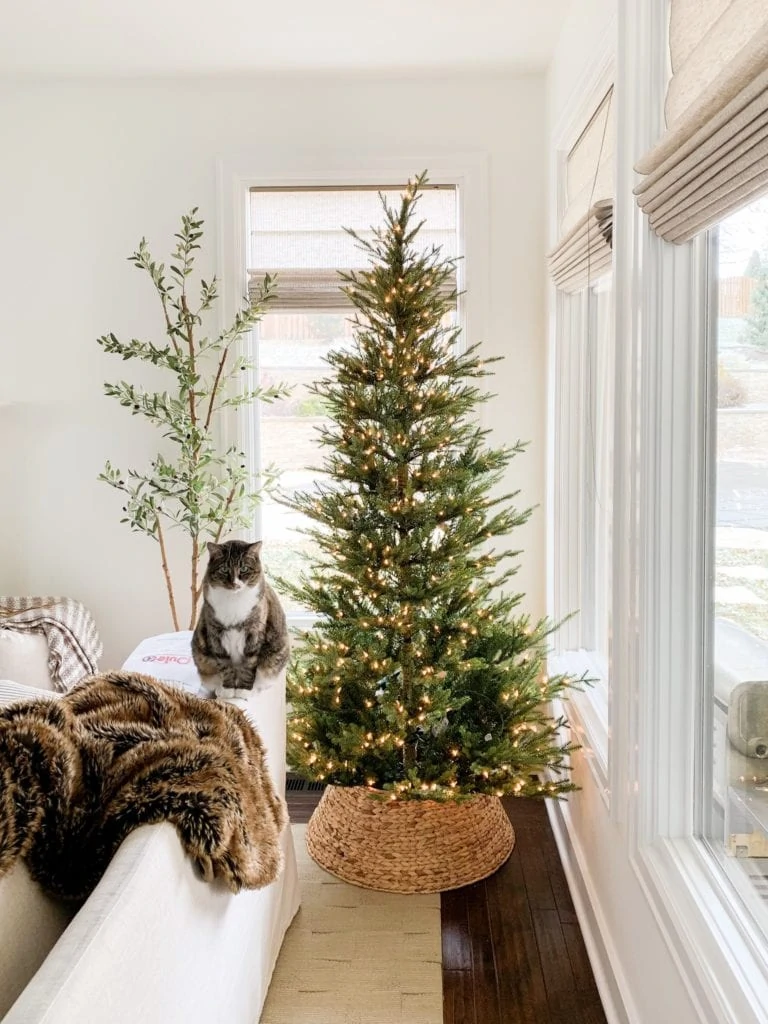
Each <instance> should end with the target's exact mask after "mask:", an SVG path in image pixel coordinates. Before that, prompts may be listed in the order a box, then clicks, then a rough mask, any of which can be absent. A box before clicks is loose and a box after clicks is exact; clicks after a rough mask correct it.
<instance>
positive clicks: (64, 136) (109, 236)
mask: <svg viewBox="0 0 768 1024" xmlns="http://www.w3.org/2000/svg"><path fill="white" fill-rule="evenodd" d="M544 110H545V93H544V80H543V78H542V77H525V78H513V77H466V78H464V77H455V78H452V79H442V80H441V79H432V78H427V77H423V78H416V79H414V80H411V81H407V80H399V79H398V80H375V79H368V78H363V77H358V78H347V79H331V78H317V79H313V80H309V79H303V78H300V77H293V78H285V79H282V80H275V79H267V78H264V79H251V80H238V79H219V80H188V81H178V80H177V81H167V82H163V81H133V82H128V81H126V82H119V83H108V82H105V81H93V82H89V83H69V84H63V83H56V82H49V83H34V82H30V81H27V82H19V83H16V84H13V85H9V84H8V83H6V84H5V86H4V90H3V93H2V97H0V124H2V126H3V130H2V136H3V139H2V142H3V159H2V161H0V224H2V245H1V246H0V288H2V295H3V298H2V302H0V356H1V358H0V438H1V439H2V446H1V448H0V451H1V452H2V454H0V593H8V592H11V593H54V592H55V593H68V594H72V595H74V596H77V597H79V598H80V599H82V600H83V601H85V602H86V603H87V604H88V605H89V606H90V607H91V608H92V610H93V611H94V613H95V614H96V616H97V619H98V622H99V625H100V628H101V631H102V634H103V637H104V640H105V648H106V649H105V659H104V665H105V666H109V667H111V666H113V665H115V664H116V663H118V662H119V661H120V660H122V658H123V657H124V656H125V655H126V654H127V653H128V651H129V650H130V649H131V648H132V646H133V645H134V644H135V643H136V641H137V640H139V639H140V638H141V637H142V636H145V635H149V634H152V633H155V632H160V631H163V630H165V629H168V628H170V623H169V616H168V613H167V609H166V607H165V593H164V588H163V585H162V579H161V576H160V572H159V564H158V558H157V550H156V548H155V546H154V545H153V543H152V542H151V541H149V540H147V539H146V538H144V537H142V536H139V535H131V534H130V533H129V532H128V531H127V529H126V528H125V527H124V526H121V525H119V523H118V519H119V512H120V501H119V496H118V495H117V494H116V493H113V492H111V491H110V490H109V489H108V488H107V487H106V485H104V484H100V483H98V482H97V481H96V476H97V474H98V472H99V471H100V469H101V467H102V465H103V463H104V460H105V459H107V458H109V459H111V460H112V461H113V462H115V463H117V464H118V465H122V466H123V467H124V468H125V467H127V466H130V465H136V466H140V465H142V464H144V463H145V462H146V461H147V460H148V458H149V457H151V455H152V454H153V453H154V450H155V444H156V440H155V436H154V434H153V432H152V431H151V430H150V429H148V428H147V427H146V426H145V425H144V424H143V423H142V422H140V421H139V420H137V419H133V418H131V417H130V416H129V415H128V413H127V412H126V410H124V409H121V408H119V407H118V406H117V405H116V403H114V402H112V401H109V400H107V399H106V398H104V397H102V395H101V390H102V382H103V381H104V380H107V379H115V378H118V377H120V376H121V375H122V371H123V366H122V364H121V363H120V362H119V361H118V360H117V359H115V357H110V356H106V355H104V354H103V353H102V352H101V351H100V349H99V348H98V346H97V345H96V341H95V339H96V337H97V336H98V335H99V334H100V333H103V332H105V331H110V330H113V331H114V332H115V333H117V334H118V335H119V336H124V337H130V336H137V337H141V336H142V335H147V334H149V335H151V333H152V332H154V333H155V334H156V333H157V329H158V326H159V321H158V317H157V309H156V308H155V301H156V299H155V297H154V295H153V294H152V292H151V289H150V288H149V286H148V283H147V282H146V281H145V280H144V278H143V277H142V276H140V275H139V274H138V273H137V272H136V271H135V270H134V269H133V268H132V267H131V266H130V265H129V264H128V263H127V262H126V260H125V257H126V256H127V255H128V254H129V253H130V252H132V251H133V249H134V247H135V246H136V244H137V242H138V240H139V238H140V237H141V236H142V235H146V236H147V238H148V239H149V241H150V243H151V245H152V247H153V251H155V252H156V253H158V254H160V253H163V252H164V251H165V250H166V247H168V246H169V243H170V240H171V236H172V233H173V231H174V230H175V229H176V224H177V219H178V217H179V215H180V214H181V213H182V212H183V211H186V210H188V209H189V208H190V207H191V206H193V205H197V206H199V207H200V209H201V212H202V213H203V215H204V216H205V220H206V223H207V227H208V231H209V233H210V234H209V237H208V243H209V248H208V249H207V263H208V265H207V267H206V269H207V270H208V271H209V272H210V270H211V269H212V267H213V265H214V262H215V254H216V229H217V224H216V212H217V211H216V202H217V198H216V195H217V194H216V161H217V159H218V158H224V159H226V158H228V157H230V156H231V155H232V154H233V153H234V152H236V151H237V150H240V149H242V148H243V147H244V146H248V147H250V148H251V149H252V148H254V147H260V148H262V149H263V151H264V154H265V159H268V160H269V162H270V164H272V165H274V163H275V154H276V153H277V154H279V153H280V152H281V151H283V150H287V149H289V148H291V149H296V148H297V147H298V148H301V147H306V148H307V149H309V150H312V151H314V152H315V154H316V159H317V162H318V166H319V167H320V166H322V161H323V155H324V153H325V154H328V153H333V152H334V151H336V150H338V149H340V148H343V149H345V150H349V151H351V152H355V151H359V152H360V153H366V154H368V153H370V152H376V153H378V152H380V153H382V154H387V153H396V154H406V155H408V154H411V153H413V154H414V156H415V157H416V158H418V154H419V152H420V151H421V150H422V149H423V150H435V149H436V148H441V147H442V148H444V149H445V150H446V151H449V152H450V151H452V150H455V149H461V150H467V149H471V150H476V151H481V152H484V153H486V154H487V155H488V157H489V167H490V208H491V235H490V245H491V272H490V282H489V284H490V319H489V330H488V337H487V339H484V340H485V341H486V343H487V351H488V353H489V354H503V355H505V356H507V357H508V358H507V360H506V362H505V363H503V364H502V365H501V366H500V367H499V369H498V370H497V377H496V379H495V381H494V382H493V386H494V390H496V391H498V392H499V393H500V398H499V399H497V400H495V401H494V404H493V405H492V406H491V407H490V408H489V409H488V412H487V422H488V423H489V424H490V425H491V426H492V427H493V428H494V430H495V436H496V438H497V440H498V441H509V442H511V441H514V440H516V439H517V438H518V437H520V438H523V439H530V440H531V441H532V444H531V447H530V449H529V452H528V454H526V455H525V456H522V457H520V458H518V459H517V460H516V461H515V463H514V464H513V466H512V470H511V475H510V485H514V486H515V487H520V488H521V489H522V497H523V499H524V500H525V501H526V502H528V503H532V504H533V503H539V502H543V499H544V466H545V400H544V393H545V391H544V386H545V385H544V375H545V356H544V352H545V344H544V288H543V275H542V271H541V266H542V254H543V249H544V231H545V228H544V218H545V197H544V191H545V183H544V176H543V173H542V170H543V167H544V152H545V150H544V145H545V141H544V139H545V116H544ZM418 169H420V164H419V162H418V159H417V160H416V166H414V170H418ZM474 340H477V339H474ZM134 372H135V370H134V369H133V368H132V365H131V364H128V368H127V370H126V375H129V374H130V375H131V376H130V377H129V379H134V378H133V377H132V374H133V373H134ZM3 402H6V403H7V402H12V403H13V404H11V405H3V404H2V403H3ZM544 533H545V531H544V515H543V511H541V510H540V511H539V512H538V514H537V515H536V517H535V518H534V520H533V521H532V523H531V524H529V525H528V526H527V527H526V528H525V529H524V530H523V531H521V532H520V535H519V537H518V538H516V541H517V542H519V545H520V546H522V547H523V548H524V549H525V554H524V557H523V568H522V571H521V573H520V575H519V577H518V583H519V585H520V587H521V589H523V590H525V591H526V592H527V594H528V599H527V607H528V609H529V610H530V611H531V612H533V613H536V614H538V613H541V612H542V611H543V608H544ZM267 543H268V538H267Z"/></svg>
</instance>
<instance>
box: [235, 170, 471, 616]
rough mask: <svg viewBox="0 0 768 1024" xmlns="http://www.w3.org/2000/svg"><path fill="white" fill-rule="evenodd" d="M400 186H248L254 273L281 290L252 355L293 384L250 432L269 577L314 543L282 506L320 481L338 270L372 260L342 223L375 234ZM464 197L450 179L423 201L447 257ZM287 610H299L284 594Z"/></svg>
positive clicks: (298, 563) (271, 378)
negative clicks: (268, 480)
mask: <svg viewBox="0 0 768 1024" xmlns="http://www.w3.org/2000/svg"><path fill="white" fill-rule="evenodd" d="M403 187H404V185H383V186H367V185H366V186H354V187H342V186H339V187H336V186H327V185H326V186H322V187H312V186H302V187H284V188H283V187H275V186H270V187H252V188H251V189H250V191H249V209H248V221H249V223H248V249H247V257H246V259H247V272H248V279H249V281H250V282H252V283H256V282H258V281H260V280H261V279H263V277H264V275H265V273H270V274H273V275H276V278H277V286H276V287H277V293H276V298H275V300H274V301H273V302H272V303H271V304H270V305H269V307H268V312H267V315H266V316H265V317H264V319H263V320H262V322H261V323H260V325H259V327H258V330H257V332H256V333H255V338H254V343H255V357H256V365H257V368H258V373H259V379H260V383H261V384H262V385H268V384H270V383H274V382H278V381H282V382H285V383H287V384H289V385H292V393H291V395H290V397H289V398H288V399H286V400H285V401H282V402H275V403H273V404H270V405H266V404H265V405H262V406H257V408H256V409H254V410H253V413H254V414H253V417H252V422H251V428H250V429H251V431H252V438H253V444H252V447H251V451H252V452H253V453H254V470H255V471H256V473H258V472H260V471H264V470H266V469H267V468H268V467H273V468H274V470H275V471H277V473H278V474H279V484H278V488H277V490H276V492H275V493H273V494H272V495H270V496H267V497H266V499H265V500H264V502H263V503H262V505H261V506H260V509H259V513H258V515H259V520H260V521H259V522H258V523H257V530H258V535H259V536H260V537H262V538H263V539H264V544H265V564H266V565H267V569H268V571H270V572H271V573H272V574H273V575H277V576H281V577H283V578H285V579H288V580H290V581H292V582H297V581H298V579H299V577H300V573H301V570H302V566H303V564H304V563H305V560H306V559H311V558H312V556H313V554H314V553H315V548H314V545H313V542H312V540H311V538H310V537H308V536H307V534H306V532H305V531H306V528H307V526H308V525H309V524H308V522H307V521H306V520H305V517H303V516H302V515H301V514H299V513H297V512H295V511H293V510H291V509H290V508H289V507H287V506H286V505H285V504H284V503H283V499H285V498H288V499H290V497H291V495H292V494H294V493H296V492H298V491H308V490H311V489H312V488H313V486H314V485H315V484H316V483H317V482H319V481H321V480H322V479H323V477H322V472H321V467H322V462H323V454H324V452H323V448H322V445H321V444H320V436H321V431H322V428H323V426H324V424H325V423H326V422H327V421H326V411H325V408H324V405H323V401H322V398H321V397H320V396H318V395H317V394H315V393H314V391H313V385H315V384H316V383H317V382H318V381H320V380H321V379H322V378H323V377H324V376H325V375H326V374H327V372H328V368H327V366H326V363H325V357H326V355H327V354H328V352H329V351H331V350H332V349H336V348H340V347H342V346H344V345H349V344H350V342H351V340H352V337H353V329H354V328H353V324H352V314H353V309H352V304H351V302H350V301H349V299H348V298H347V296H346V295H345V293H344V291H343V282H342V281H341V279H340V276H339V272H340V271H349V270H356V269H361V268H363V267H365V266H367V262H368V261H367V256H366V254H365V252H364V251H362V250H361V249H360V247H359V246H358V245H357V243H356V241H355V239H354V238H353V237H352V236H351V235H350V234H349V233H348V231H347V230H345V229H352V230H354V231H355V232H356V233H357V234H358V235H359V236H360V237H362V238H366V239H371V238H372V237H373V231H374V230H375V229H376V228H377V226H380V225H381V224H382V217H383V210H382V205H381V200H380V198H379V194H380V193H381V195H382V196H383V197H384V198H385V199H386V200H387V202H388V203H390V204H391V205H396V204H397V203H398V202H399V197H400V194H401V192H402V188H403ZM457 201H458V193H457V188H456V186H455V185H453V184H434V185H430V186H428V187H427V188H426V189H425V191H424V192H423V193H422V195H421V197H420V200H419V213H420V215H421V218H422V219H423V221H424V224H423V227H422V229H421V231H420V232H419V235H418V244H419V245H421V246H433V245H434V246H440V247H441V251H442V254H443V255H444V256H446V257H456V256H458V255H459V245H458V216H457V206H458V202H457ZM285 604H286V610H287V612H288V613H289V616H300V615H301V614H302V612H303V609H302V608H301V606H300V605H298V604H297V603H296V602H293V601H291V600H290V599H287V598H286V600H285Z"/></svg>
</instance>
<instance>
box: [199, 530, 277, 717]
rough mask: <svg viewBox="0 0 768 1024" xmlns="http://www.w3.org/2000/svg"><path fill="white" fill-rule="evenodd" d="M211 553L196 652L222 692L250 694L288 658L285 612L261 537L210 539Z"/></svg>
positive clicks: (207, 681) (204, 674) (206, 678)
mask: <svg viewBox="0 0 768 1024" xmlns="http://www.w3.org/2000/svg"><path fill="white" fill-rule="evenodd" d="M208 555H209V560H208V568H207V571H206V574H205V580H204V583H203V607H202V610H201V612H200V618H199V619H198V622H197V626H196V627H195V632H194V635H193V637H192V656H193V658H194V661H195V665H196V666H197V670H198V672H199V673H200V676H201V678H202V680H203V684H204V685H205V686H206V687H207V688H208V689H211V690H212V691H213V693H214V694H215V695H216V696H217V697H247V696H248V695H249V694H250V692H251V691H252V690H253V688H254V686H256V687H257V689H261V688H263V687H264V686H267V685H269V682H270V681H271V679H273V678H274V677H275V676H276V675H277V674H278V673H279V672H280V670H281V669H282V668H283V667H284V666H285V665H286V663H287V661H288V655H289V653H290V645H289V638H288V628H287V626H286V622H285V613H284V612H283V609H282V606H281V604H280V600H279V598H278V596H277V594H276V593H275V592H274V590H273V589H272V588H271V587H270V586H269V584H268V583H267V581H266V579H265V578H264V573H263V570H262V567H261V541H258V542H257V543H255V544H248V543H245V542H243V541H238V540H231V541H227V542H226V543H225V544H209V545H208ZM257 673H258V678H257Z"/></svg>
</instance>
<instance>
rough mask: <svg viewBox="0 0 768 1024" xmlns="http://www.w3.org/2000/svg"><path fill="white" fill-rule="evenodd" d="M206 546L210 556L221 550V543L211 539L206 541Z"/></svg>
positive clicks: (212, 556) (214, 555)
mask: <svg viewBox="0 0 768 1024" xmlns="http://www.w3.org/2000/svg"><path fill="white" fill-rule="evenodd" d="M206 547H207V548H208V556H209V557H210V558H215V557H216V555H218V554H220V552H221V544H214V543H213V541H212V540H209V541H208V543H207V544H206Z"/></svg>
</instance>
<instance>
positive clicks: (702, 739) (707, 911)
mask: <svg viewBox="0 0 768 1024" xmlns="http://www.w3.org/2000/svg"><path fill="white" fill-rule="evenodd" d="M667 17H668V11H667V2H666V0H652V2H648V0H631V2H629V3H627V4H624V5H622V11H621V21H620V40H619V54H620V55H621V57H622V60H621V61H620V80H619V82H618V87H619V88H618V99H619V111H618V123H619V135H618V169H617V170H618V208H617V214H616V224H617V231H616V234H615V236H614V244H615V246H616V261H617V275H616V308H617V311H618V319H617V328H618V334H617V337H621V338H622V344H621V345H618V346H617V353H616V357H617V381H618V389H617V402H616V446H615V453H616V459H617V461H618V462H619V463H620V464H621V465H623V467H624V473H623V474H620V475H617V477H616V490H615V493H614V509H615V529H616V534H615V536H616V548H615V551H616V561H615V567H614V651H615V652H617V657H616V658H615V659H614V662H613V671H614V689H613V691H612V701H611V725H612V744H613V746H612V749H613V750H614V751H617V750H620V751H622V757H621V758H618V757H612V758H611V764H610V774H611V783H612V786H611V789H612V793H613V797H614V798H613V800H612V801H611V813H612V817H613V818H614V820H616V821H623V822H624V823H625V826H626V828H625V830H624V831H625V833H626V838H627V845H628V855H629V858H630V861H631V863H632V865H633V868H634V870H635V872H636V874H637V876H638V878H639V880H640V882H641V884H642V885H643V887H644V890H645V892H646V895H647V898H648V902H649V905H650V907H651V909H652V911H653V913H654V915H655V917H656V919H657V921H658V923H659V925H660V928H661V930H662V932H663V934H664V936H665V939H666V941H667V943H668V946H669V949H670V952H671V955H672V956H673V957H674V959H675V961H676V963H677V964H678V967H679V969H680V973H681V976H682V978H683V979H684V981H685V983H686V985H687V987H688V989H689V992H690V994H691V997H692V999H693V1000H694V1001H695V1003H696V1005H697V1007H698V1012H699V1014H700V1019H701V1021H702V1022H717V1024H721V1022H722V1024H758V1022H760V1024H765V1022H766V1021H768V956H767V955H766V954H768V940H767V937H766V935H765V934H762V933H761V931H760V929H759V928H758V927H757V924H756V921H755V919H754V918H753V917H752V915H751V914H750V913H749V912H748V911H747V909H746V907H745V906H744V904H743V903H742V902H741V899H740V897H739V895H738V893H737V892H736V890H735V888H734V887H733V885H732V884H731V883H730V882H728V880H727V878H726V876H725V874H724V873H723V871H722V870H721V867H720V865H719V864H718V861H717V858H716V857H715V856H714V855H713V853H712V851H711V850H710V848H709V845H708V843H707V842H706V841H705V840H703V839H699V838H697V836H698V835H700V834H701V829H702V821H701V817H702V814H701V810H700V809H703V807H704V791H705V789H706V787H707V780H708V778H709V774H708V771H707V770H706V768H705V766H706V765H708V764H711V756H712V752H711V735H712V731H711V704H712V701H711V694H710V693H709V692H708V687H707V686H706V678H707V671H708V670H709V668H710V667H711V650H710V647H711V638H710V637H709V636H707V635H706V630H705V628H704V624H705V622H706V621H707V618H706V613H707V608H706V603H707V600H708V595H707V585H706V577H707V566H706V564H705V561H704V559H703V558H702V556H701V552H703V551H705V550H706V543H705V541H706V529H707V525H708V516H707V509H706V496H707V494H708V489H707V483H708V481H707V480H706V471H707V465H708V464H709V459H708V458H706V459H705V458H703V457H702V458H699V459H696V458H692V457H691V453H696V452H700V453H704V452H706V450H707V447H706V446H707V444H708V441H709V435H708V432H707V415H708V403H710V402H711V401H712V398H713V396H714V380H713V379H712V375H711V374H710V373H709V367H708V365H707V364H708V358H707V354H706V346H705V345H704V343H703V342H704V337H705V331H706V322H707V319H708V316H707V309H708V301H711V296H708V274H707V262H708V245H707V239H706V238H705V237H701V238H698V239H696V240H694V242H692V243H689V244H688V245H685V246H680V247H676V246H672V245H668V244H666V243H663V242H661V241H660V240H659V239H658V238H656V237H655V236H653V235H652V233H651V232H650V229H649V227H648V224H647V220H646V218H645V217H644V216H643V215H642V214H641V213H640V211H639V210H638V209H637V207H636V205H635V203H634V201H633V200H632V187H633V185H634V184H635V180H636V178H635V174H634V172H633V169H632V164H633V162H634V157H636V156H637V155H638V154H640V153H641V152H644V151H646V150H647V149H649V148H650V146H651V144H652V143H653V141H654V139H655V138H657V137H658V134H659V131H660V128H661V111H662V109H663V98H664V90H665V86H666V80H667V58H666V47H665V40H666V33H667ZM649 71H650V76H649ZM649 77H650V79H651V83H650V85H651V87H650V88H649ZM639 275H641V276H639ZM692 527H693V528H692ZM618 655H620V656H618ZM696 708H698V709H700V710H701V713H700V714H699V715H697V714H694V713H692V709H696ZM709 772H711V766H710V768H709ZM709 792H710V793H711V786H710V787H709Z"/></svg>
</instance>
